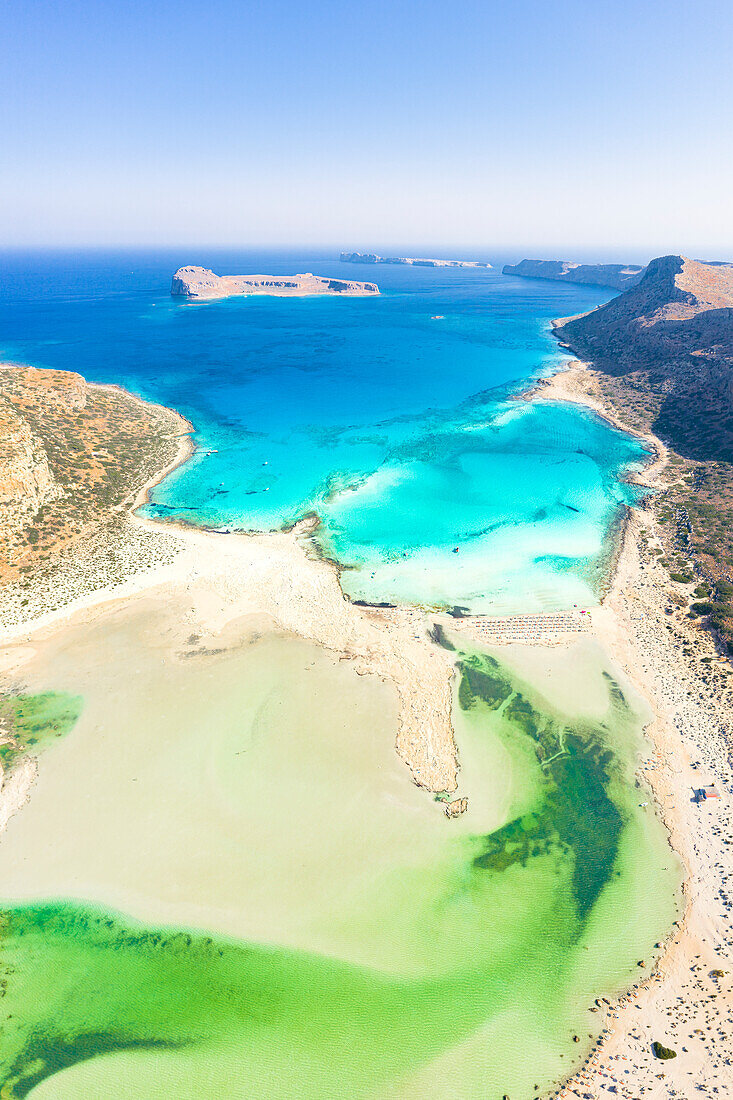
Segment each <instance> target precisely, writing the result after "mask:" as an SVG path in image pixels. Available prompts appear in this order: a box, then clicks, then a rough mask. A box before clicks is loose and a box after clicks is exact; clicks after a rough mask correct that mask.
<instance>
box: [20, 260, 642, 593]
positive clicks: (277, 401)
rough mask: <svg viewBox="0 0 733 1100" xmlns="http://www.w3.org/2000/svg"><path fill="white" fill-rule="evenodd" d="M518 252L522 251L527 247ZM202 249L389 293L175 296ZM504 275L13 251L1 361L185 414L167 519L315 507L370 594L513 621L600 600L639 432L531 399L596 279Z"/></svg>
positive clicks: (236, 267)
mask: <svg viewBox="0 0 733 1100" xmlns="http://www.w3.org/2000/svg"><path fill="white" fill-rule="evenodd" d="M512 258H517V257H512ZM184 263H196V264H201V265H203V266H206V267H211V268H213V269H214V270H215V271H217V272H219V273H221V274H239V273H248V272H251V273H273V274H292V273H296V272H303V271H313V272H314V273H316V274H321V275H340V276H342V277H344V276H346V277H349V278H353V279H369V280H373V281H376V282H377V283H378V284H379V286H380V289H381V291H382V293H381V295H380V296H379V297H376V298H363V299H362V298H337V297H335V298H334V297H327V298H296V299H286V298H267V297H251V298H230V299H226V300H219V301H211V302H201V303H188V302H185V301H183V300H180V299H174V298H171V296H170V293H169V289H170V279H171V275H172V274H173V272H174V271H175V270H176V268H177V267H179V266H180V265H181V264H184ZM500 271H501V259H499V261H498V266H497V267H496V268H495V269H494V270H491V271H483V270H470V269H467V270H460V269H457V270H451V269H430V268H411V267H397V266H377V267H374V266H361V265H351V264H350V265H344V264H341V263H339V261H338V259H336V258H334V257H333V256H332V255H330V256H329V255H326V254H320V255H319V254H315V253H310V254H308V253H290V254H287V253H284V252H272V253H264V252H259V253H255V252H222V251H221V250H206V249H201V248H195V249H189V250H178V251H175V252H174V251H170V250H167V251H158V252H152V251H148V252H134V251H124V252H116V253H105V252H99V251H86V252H77V253H71V252H52V253H40V252H35V253H19V252H15V253H5V254H2V255H0V357H1V358H2V359H4V360H11V361H17V362H23V363H31V364H34V365H36V366H47V367H56V368H61V369H65V370H73V371H78V372H80V373H81V374H83V375H84V376H85V377H86V378H87V379H89V380H92V381H99V382H116V383H119V384H120V385H122V386H125V387H127V388H128V389H130V390H132V391H134V392H135V393H138V394H140V395H141V396H143V397H147V398H151V399H153V400H155V401H158V402H161V403H163V404H165V405H169V406H172V407H174V408H176V409H178V410H179V411H180V412H181V413H183V414H184V415H185V416H186V417H188V418H189V419H190V420H191V422H192V423H193V424H194V425H195V428H196V435H195V440H196V442H197V444H198V445H199V447H200V450H199V452H198V454H197V455H196V456H194V458H193V459H192V460H191V461H190V462H189V463H187V464H186V465H185V466H184V467H182V468H180V469H179V470H178V471H177V472H176V473H174V474H173V475H172V476H171V477H169V478H168V479H167V480H166V481H164V482H163V483H162V484H161V485H160V486H159V487H158V488H157V489H156V491H155V493H154V497H153V500H152V501H151V503H150V505H149V506H148V512H149V513H151V514H153V515H160V516H164V517H166V518H183V519H185V520H187V521H188V522H191V523H197V524H205V525H207V526H213V527H227V528H243V529H246V530H270V529H275V528H280V527H282V526H284V525H289V524H292V523H293V522H295V521H296V520H297V519H298V518H299V517H302V516H303V515H305V514H307V513H312V512H315V513H317V515H318V516H319V517H320V520H321V526H320V528H319V531H318V535H317V538H318V540H319V542H320V545H321V549H322V550H323V551H324V552H325V553H326V554H328V555H329V556H330V557H332V558H334V559H336V560H337V561H338V562H339V563H341V565H342V566H343V567H344V570H343V573H342V584H343V587H344V590H345V591H346V592H347V594H348V595H350V596H351V597H352V598H355V599H364V600H368V601H373V602H403V601H404V602H411V603H412V602H414V603H419V604H427V605H433V606H439V607H446V606H449V607H451V606H459V607H463V608H466V609H470V610H473V611H484V612H492V613H508V612H513V611H527V610H533V609H540V608H542V609H548V608H559V607H565V606H572V605H573V604H578V605H588V604H591V603H593V602H595V600H596V599H597V596H598V593H599V590H600V587H601V585H602V582H603V579H604V576H605V571H606V568H607V562H608V556H609V543H610V539H609V535H610V532H611V531H612V530H613V525H614V521H615V520H617V519H618V517H619V515H620V512H621V508H622V506H623V504H624V503H625V502H627V501H629V500H630V499H632V497H633V494H634V492H635V490H634V489H633V488H631V487H630V486H629V485H628V484H626V483H625V481H624V480H623V479H624V477H625V476H626V475H628V472H629V471H630V470H631V469H632V468H633V467H634V465H635V464H638V463H639V461H640V460H641V459H642V458H643V451H642V450H641V448H640V446H639V444H638V443H637V442H636V441H634V440H632V439H630V438H629V437H627V436H624V435H623V434H621V433H619V432H616V431H614V430H613V429H611V428H610V427H609V426H608V425H607V424H605V423H604V422H602V421H601V420H599V419H598V418H596V417H595V416H593V415H592V414H590V413H587V412H585V411H583V410H581V409H579V408H574V407H572V406H566V405H558V404H551V403H541V402H533V403H527V402H524V401H517V400H514V399H513V395H514V394H516V393H518V392H520V391H521V390H522V388H523V387H524V386H525V385H526V383H527V382H528V381H529V380H530V379H532V378H534V377H537V376H538V375H541V374H543V373H547V372H549V371H551V370H553V369H554V368H556V367H557V366H558V365H559V364H560V363H561V361H562V358H563V356H562V354H561V352H560V351H559V349H558V348H557V345H556V344H555V342H554V340H553V339H552V337H551V335H550V333H549V322H550V320H551V319H552V318H553V317H558V316H568V315H570V314H574V313H579V312H582V311H584V310H587V309H590V308H592V307H593V306H596V305H598V304H600V303H601V302H602V301H606V300H607V299H608V298H610V297H611V296H612V292H610V291H608V292H606V291H603V290H600V289H598V288H592V287H572V286H566V285H563V284H561V283H552V282H542V281H539V280H523V279H517V278H512V277H508V276H503V275H501V273H500Z"/></svg>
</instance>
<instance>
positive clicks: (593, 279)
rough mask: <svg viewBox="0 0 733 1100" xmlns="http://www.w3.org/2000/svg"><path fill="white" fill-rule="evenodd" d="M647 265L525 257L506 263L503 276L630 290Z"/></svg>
mask: <svg viewBox="0 0 733 1100" xmlns="http://www.w3.org/2000/svg"><path fill="white" fill-rule="evenodd" d="M644 270H645V269H644V268H643V267H637V266H635V265H634V264H578V263H573V262H572V261H571V260H521V261H520V263H518V264H505V265H504V267H503V268H502V275H520V276H521V277H522V278H524V279H554V280H557V281H559V282H562V283H585V284H587V285H588V286H608V287H612V288H613V290H628V288H629V287H632V286H636V284H637V283H638V282H639V280H640V279H641V277H642V275H643V274H644Z"/></svg>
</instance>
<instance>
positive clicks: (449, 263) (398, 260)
mask: <svg viewBox="0 0 733 1100" xmlns="http://www.w3.org/2000/svg"><path fill="white" fill-rule="evenodd" d="M341 263H342V264H406V265H407V266H408V267H491V264H488V263H485V262H484V261H483V260H426V259H422V258H421V257H417V256H377V255H376V253H374V252H342V253H341Z"/></svg>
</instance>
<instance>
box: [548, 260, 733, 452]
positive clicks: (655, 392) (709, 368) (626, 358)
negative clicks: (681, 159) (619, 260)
mask: <svg viewBox="0 0 733 1100" xmlns="http://www.w3.org/2000/svg"><path fill="white" fill-rule="evenodd" d="M554 330H555V335H556V336H557V337H558V338H559V339H560V340H561V341H562V342H563V343H564V344H566V345H567V346H568V347H569V348H571V349H572V350H573V351H574V352H575V353H576V354H577V355H578V356H579V357H580V358H581V359H584V360H587V361H589V362H591V363H592V364H593V366H594V367H595V368H596V369H598V370H599V371H602V372H605V373H606V374H608V375H612V376H615V377H621V376H623V377H625V378H626V379H627V381H629V382H630V383H633V385H635V386H637V387H642V388H644V389H645V390H646V391H647V392H648V394H649V395H650V396H651V398H652V399H653V400H655V401H656V415H655V418H654V420H653V422H652V425H651V426H652V429H653V431H654V432H655V434H657V435H660V436H661V437H662V438H664V439H666V440H668V441H669V442H670V443H671V444H672V445H673V446H674V447H675V449H676V450H678V451H679V453H680V454H682V455H684V456H686V457H691V458H697V459H703V460H707V459H713V458H714V459H722V460H724V461H733V266H730V265H721V264H705V263H701V262H700V261H697V260H689V259H687V258H685V257H683V256H661V257H659V258H658V259H655V260H652V262H651V263H650V264H649V266H648V268H647V269H646V271H645V273H644V276H643V278H642V279H641V281H640V282H639V283H638V284H637V286H635V287H632V288H631V289H629V290H627V291H626V292H625V293H623V294H621V295H619V297H618V298H614V299H613V300H612V301H610V302H607V303H606V304H605V305H602V306H599V307H598V309H594V310H592V311H591V312H590V313H585V314H582V315H580V316H579V317H571V318H565V319H563V320H561V321H557V322H555V326H554Z"/></svg>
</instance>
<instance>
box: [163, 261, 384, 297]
mask: <svg viewBox="0 0 733 1100" xmlns="http://www.w3.org/2000/svg"><path fill="white" fill-rule="evenodd" d="M171 294H172V295H173V296H174V297H183V298H228V297H229V296H230V295H233V294H271V295H275V296H276V297H299V296H306V295H311V294H342V295H348V296H362V295H370V294H379V287H378V286H377V285H376V283H357V282H354V281H353V280H350V279H329V278H325V277H323V276H321V275H313V274H311V272H306V273H305V274H302V275H216V274H215V273H214V272H213V271H210V270H209V269H208V268H206V267H179V269H178V271H177V272H176V273H175V275H174V276H173V280H172V282H171Z"/></svg>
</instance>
